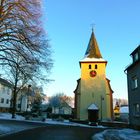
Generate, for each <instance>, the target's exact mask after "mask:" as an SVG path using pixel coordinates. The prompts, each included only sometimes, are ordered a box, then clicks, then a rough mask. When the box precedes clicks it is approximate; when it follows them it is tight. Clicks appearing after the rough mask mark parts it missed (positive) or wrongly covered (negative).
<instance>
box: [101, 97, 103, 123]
mask: <svg viewBox="0 0 140 140" xmlns="http://www.w3.org/2000/svg"><path fill="white" fill-rule="evenodd" d="M103 100H104V97H103V96H102V95H101V121H102V101H103Z"/></svg>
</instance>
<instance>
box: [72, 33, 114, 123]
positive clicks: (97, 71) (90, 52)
mask: <svg viewBox="0 0 140 140" xmlns="http://www.w3.org/2000/svg"><path fill="white" fill-rule="evenodd" d="M79 63H80V68H81V77H80V78H79V79H78V80H77V86H76V89H75V91H74V94H75V118H76V119H78V120H88V121H91V122H92V121H93V122H94V121H98V120H101V121H102V120H112V118H113V99H112V98H113V97H112V94H113V90H112V89H111V86H110V80H109V79H107V78H106V66H107V61H106V60H104V59H103V57H102V55H101V52H100V49H99V47H98V43H97V41H96V37H95V35H94V32H93V31H92V33H91V37H90V40H89V44H88V47H87V50H86V52H85V56H84V58H83V59H82V60H80V61H79Z"/></svg>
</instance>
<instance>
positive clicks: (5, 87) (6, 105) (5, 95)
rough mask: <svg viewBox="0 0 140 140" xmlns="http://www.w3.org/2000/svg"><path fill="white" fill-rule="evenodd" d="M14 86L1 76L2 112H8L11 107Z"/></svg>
mask: <svg viewBox="0 0 140 140" xmlns="http://www.w3.org/2000/svg"><path fill="white" fill-rule="evenodd" d="M12 87H13V86H12V84H11V83H10V82H8V81H7V80H5V79H2V78H0V112H6V111H8V110H9V109H10V101H11V95H12Z"/></svg>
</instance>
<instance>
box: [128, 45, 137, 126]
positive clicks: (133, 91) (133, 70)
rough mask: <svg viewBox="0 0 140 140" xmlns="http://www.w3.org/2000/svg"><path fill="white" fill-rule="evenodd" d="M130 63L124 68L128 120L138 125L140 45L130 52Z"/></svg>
mask: <svg viewBox="0 0 140 140" xmlns="http://www.w3.org/2000/svg"><path fill="white" fill-rule="evenodd" d="M130 56H131V57H132V63H131V64H130V65H129V66H128V67H127V68H126V69H125V72H126V74H127V85H128V102H129V121H130V124H132V125H138V126H140V45H139V46H138V47H137V48H136V49H135V50H134V51H133V52H132V53H131V54H130Z"/></svg>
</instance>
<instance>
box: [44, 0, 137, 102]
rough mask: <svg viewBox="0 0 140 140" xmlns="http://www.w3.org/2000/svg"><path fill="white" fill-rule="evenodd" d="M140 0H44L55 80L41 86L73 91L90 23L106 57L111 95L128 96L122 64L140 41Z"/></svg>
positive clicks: (53, 91) (47, 90)
mask: <svg viewBox="0 0 140 140" xmlns="http://www.w3.org/2000/svg"><path fill="white" fill-rule="evenodd" d="M139 7H140V1H139V0H133V1H132V0H43V18H42V19H43V26H44V29H45V31H46V33H47V37H48V39H49V43H50V45H51V47H52V50H53V53H52V58H53V60H54V66H53V68H52V70H51V73H50V75H49V78H50V79H53V80H54V82H51V83H49V84H48V85H46V86H45V87H44V92H45V94H47V96H52V95H55V94H57V93H64V94H66V95H68V96H74V93H73V91H74V90H75V88H76V85H77V79H79V78H80V66H79V61H80V60H81V59H83V57H84V54H85V51H86V48H87V45H88V42H89V39H90V36H91V32H92V27H93V26H92V25H93V24H94V33H95V36H96V39H97V42H98V46H99V48H100V51H101V54H102V56H103V58H104V59H105V60H107V61H108V64H107V67H106V77H107V78H108V79H110V83H111V87H112V89H113V91H114V93H113V97H114V98H124V99H127V98H128V95H127V94H128V93H127V76H126V74H125V73H124V70H125V68H126V67H127V66H128V65H129V64H130V63H131V62H132V60H131V57H130V53H131V52H132V51H133V50H134V49H135V48H136V47H137V46H138V45H139V44H140V38H139V37H140V15H139V13H140V12H139Z"/></svg>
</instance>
